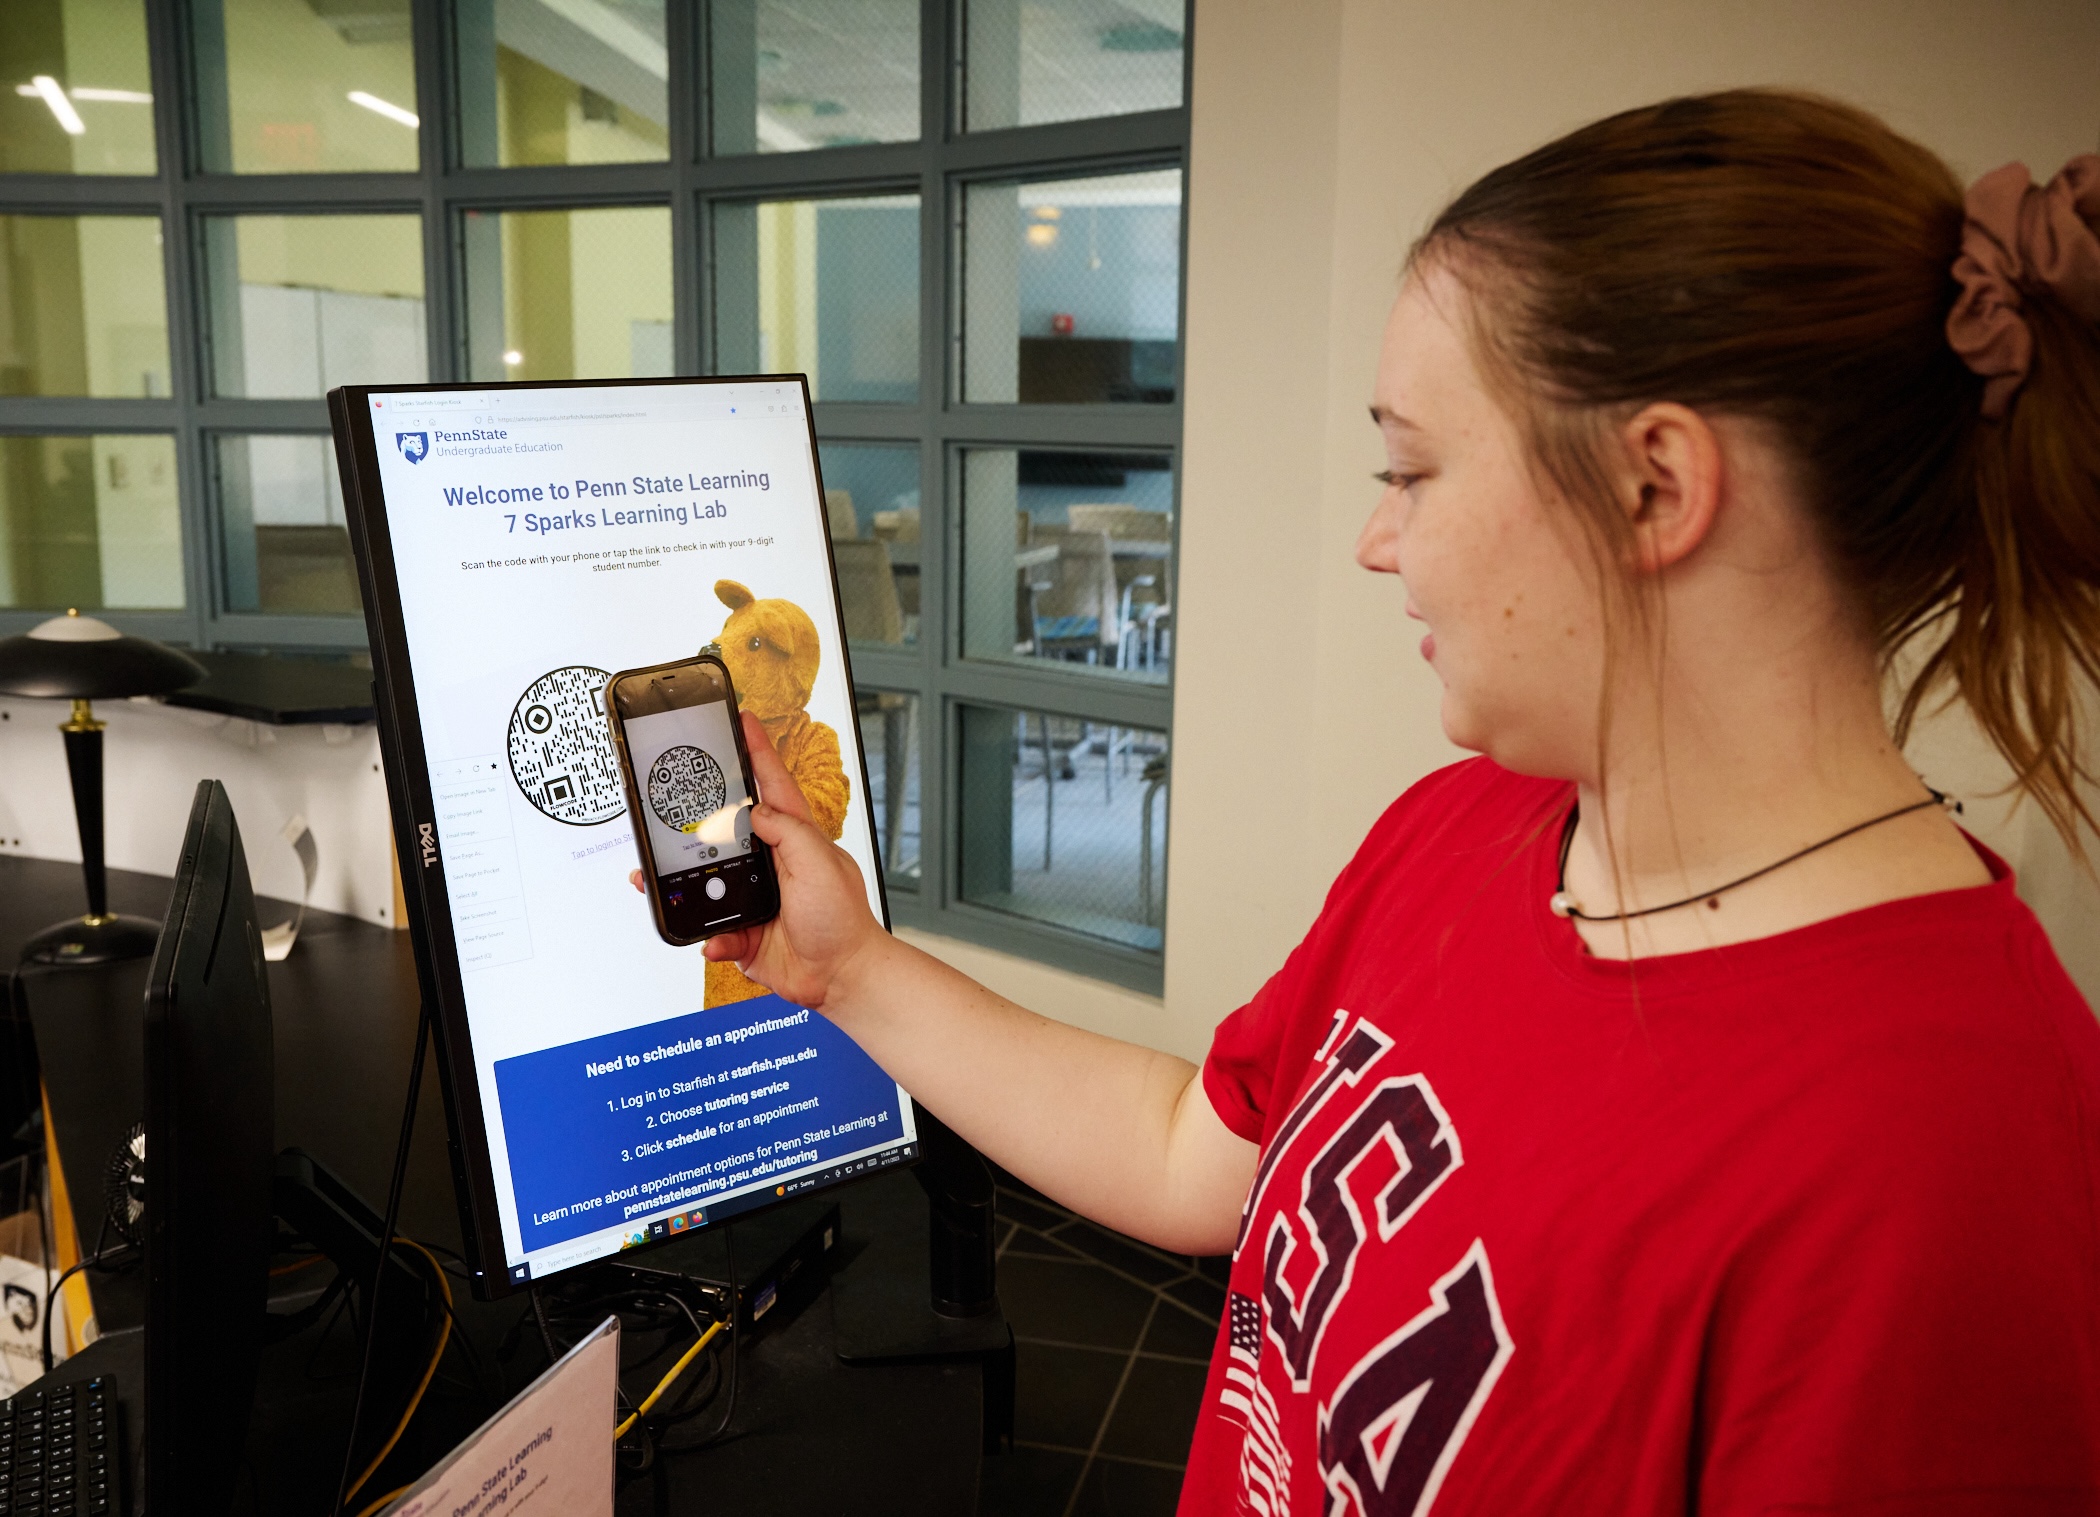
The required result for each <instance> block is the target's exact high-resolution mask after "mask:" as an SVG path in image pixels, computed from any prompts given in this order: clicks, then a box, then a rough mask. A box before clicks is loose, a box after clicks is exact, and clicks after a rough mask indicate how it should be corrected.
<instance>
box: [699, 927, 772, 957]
mask: <svg viewBox="0 0 2100 1517" xmlns="http://www.w3.org/2000/svg"><path fill="white" fill-rule="evenodd" d="M759 935H760V929H759V928H756V927H739V928H738V929H737V930H736V931H734V932H724V933H718V934H716V935H715V936H714V937H711V938H709V939H708V940H707V941H706V942H704V943H702V944H701V945H700V951H701V952H702V953H703V954H705V955H706V956H707V957H708V958H710V959H713V960H714V961H715V962H716V963H718V964H719V963H724V962H731V961H733V962H737V963H741V962H743V961H744V960H745V959H748V958H750V957H751V956H752V955H753V954H755V953H757V952H758V940H759Z"/></svg>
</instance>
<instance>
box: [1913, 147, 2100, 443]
mask: <svg viewBox="0 0 2100 1517" xmlns="http://www.w3.org/2000/svg"><path fill="white" fill-rule="evenodd" d="M1966 207H1967V211H1968V218H1967V220H1966V221H1965V222H1964V224H1963V226H1962V234H1961V254H1960V256H1959V257H1957V258H1956V259H1955V260H1954V278H1955V280H1956V281H1957V282H1958V283H1959V284H1960V285H1961V294H1960V295H1959V296H1958V297H1957V298H1956V299H1955V302H1954V309H1953V310H1952V311H1951V312H1949V313H1948V315H1947V341H1948V342H1949V344H1951V345H1952V346H1953V348H1954V351H1955V352H1956V353H1958V354H1960V355H1961V359H1962V362H1964V363H1966V364H1967V365H1968V366H1969V367H1970V368H1971V369H1972V370H1974V371H1975V372H1976V373H1977V374H1979V375H1981V376H1982V377H1983V380H1984V387H1983V414H1984V415H1985V416H1989V417H1993V418H1996V417H2002V416H2003V415H2004V414H2005V411H2006V408H2007V407H2008V406H2009V405H2011V404H2012V398H2013V395H2014V393H2015V392H2016V391H2017V390H2018V389H2019V388H2020V384H2021V382H2022V381H2023V380H2025V379H2026V378H2027V370H2028V368H2029V366H2030V365H2031V364H2032V363H2033V362H2034V333H2033V331H2032V330H2031V329H2030V328H2029V327H2028V325H2027V318H2026V317H2025V316H2024V315H2022V314H2021V291H2022V289H2023V288H2024V289H2027V290H2037V289H2046V290H2047V291H2049V293H2050V294H2052V295H2053V296H2055V297H2056V299H2058V300H2059V301H2061V302H2062V303H2063V304H2064V305H2065V306H2067V307H2069V308H2070V309H2071V310H2072V311H2074V312H2076V313H2077V314H2078V315H2080V316H2082V317H2084V318H2085V319H2086V320H2087V321H2092V322H2100V235H2095V230H2094V229H2095V227H2096V226H2100V153H2081V154H2080V155H2079V156H2078V157H2076V158H2073V159H2072V160H2071V161H2070V162H2069V163H2067V164H2065V165H2064V167H2063V170H2062V172H2060V173H2059V174H2057V176H2056V177H2055V178H2054V179H2052V180H2050V181H2049V183H2048V184H2047V185H2042V186H2037V185H2036V184H2035V182H2034V180H2033V179H2032V177H2030V176H2029V174H2028V172H2027V166H2026V165H2025V164H2020V163H2008V164H2007V165H2006V166H2005V167H2004V168H2002V169H1993V170H1992V171H1991V172H1990V173H1988V174H1985V175H1984V176H1983V177H1982V178H1981V179H1979V180H1977V181H1976V183H1975V184H1973V185H1971V186H1970V187H1969V194H1968V198H1967V202H1966Z"/></svg>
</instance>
